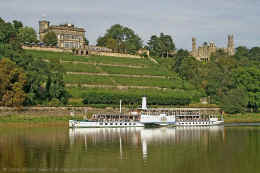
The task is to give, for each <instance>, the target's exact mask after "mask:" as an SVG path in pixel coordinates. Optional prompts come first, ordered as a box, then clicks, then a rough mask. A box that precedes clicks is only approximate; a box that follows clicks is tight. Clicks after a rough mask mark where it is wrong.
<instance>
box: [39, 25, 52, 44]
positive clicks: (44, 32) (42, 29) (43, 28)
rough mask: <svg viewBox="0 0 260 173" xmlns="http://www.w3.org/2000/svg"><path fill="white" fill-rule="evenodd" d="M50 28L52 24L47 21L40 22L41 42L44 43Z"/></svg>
mask: <svg viewBox="0 0 260 173" xmlns="http://www.w3.org/2000/svg"><path fill="white" fill-rule="evenodd" d="M49 26H50V22H49V21H47V20H42V21H39V34H40V41H43V38H44V35H45V34H46V33H47V31H48V29H49Z"/></svg>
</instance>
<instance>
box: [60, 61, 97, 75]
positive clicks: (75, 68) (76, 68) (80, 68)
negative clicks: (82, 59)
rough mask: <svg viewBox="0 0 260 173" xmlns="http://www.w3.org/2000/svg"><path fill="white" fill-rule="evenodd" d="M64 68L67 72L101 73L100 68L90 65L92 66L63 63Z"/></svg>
mask: <svg viewBox="0 0 260 173" xmlns="http://www.w3.org/2000/svg"><path fill="white" fill-rule="evenodd" d="M63 66H64V68H65V70H66V71H67V72H88V73H100V72H101V70H100V68H98V66H95V65H90V64H73V63H63Z"/></svg>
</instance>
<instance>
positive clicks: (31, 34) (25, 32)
mask: <svg viewBox="0 0 260 173" xmlns="http://www.w3.org/2000/svg"><path fill="white" fill-rule="evenodd" d="M18 39H19V40H20V41H21V42H22V43H26V42H27V43H36V42H38V40H37V34H36V32H35V30H34V29H33V28H32V27H28V26H26V27H21V28H19V29H18Z"/></svg>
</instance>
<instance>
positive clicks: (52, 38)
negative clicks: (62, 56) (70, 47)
mask: <svg viewBox="0 0 260 173" xmlns="http://www.w3.org/2000/svg"><path fill="white" fill-rule="evenodd" d="M43 42H44V43H45V44H46V45H48V46H56V45H57V43H58V38H57V36H56V34H55V33H54V32H53V31H51V32H48V33H47V34H46V35H45V36H44V38H43Z"/></svg>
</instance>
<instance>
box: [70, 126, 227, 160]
mask: <svg viewBox="0 0 260 173" xmlns="http://www.w3.org/2000/svg"><path fill="white" fill-rule="evenodd" d="M69 136H70V144H71V145H74V144H77V143H82V140H84V144H85V149H86V150H85V151H87V146H88V143H89V144H94V145H97V144H98V143H119V148H118V150H119V152H120V158H121V159H123V155H124V154H123V144H128V145H134V146H136V147H141V148H142V157H143V160H146V159H147V158H148V155H149V145H161V144H171V145H173V144H176V145H177V144H185V145H187V144H192V143H197V142H200V143H201V144H202V145H204V146H207V145H209V143H210V142H212V141H214V140H219V139H222V141H224V140H225V133H224V126H211V127H177V128H166V127H165V128H143V127H133V128H83V129H80V128H76V129H70V130H69Z"/></svg>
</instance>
